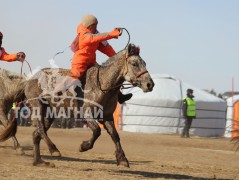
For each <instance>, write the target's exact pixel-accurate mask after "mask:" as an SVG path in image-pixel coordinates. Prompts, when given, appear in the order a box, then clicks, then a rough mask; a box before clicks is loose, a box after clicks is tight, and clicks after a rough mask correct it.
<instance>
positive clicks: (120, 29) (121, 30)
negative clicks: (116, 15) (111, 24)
mask: <svg viewBox="0 0 239 180" xmlns="http://www.w3.org/2000/svg"><path fill="white" fill-rule="evenodd" d="M116 29H118V31H119V32H120V34H119V36H121V35H122V33H123V28H120V27H117V28H116Z"/></svg>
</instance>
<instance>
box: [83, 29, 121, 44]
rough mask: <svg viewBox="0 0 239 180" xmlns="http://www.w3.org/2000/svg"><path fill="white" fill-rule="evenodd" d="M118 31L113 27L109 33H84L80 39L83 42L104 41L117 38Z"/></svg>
mask: <svg viewBox="0 0 239 180" xmlns="http://www.w3.org/2000/svg"><path fill="white" fill-rule="evenodd" d="M119 34H120V32H119V30H118V29H114V30H113V31H111V32H110V33H98V34H91V33H88V32H86V33H84V35H83V38H82V40H83V41H84V43H89V44H90V43H96V42H102V41H106V40H109V39H112V38H118V36H119Z"/></svg>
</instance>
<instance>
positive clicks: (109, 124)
mask: <svg viewBox="0 0 239 180" xmlns="http://www.w3.org/2000/svg"><path fill="white" fill-rule="evenodd" d="M103 125H104V128H105V129H106V130H107V132H108V134H109V135H110V136H111V138H112V140H113V141H114V143H115V147H116V151H115V156H116V160H117V165H122V166H125V167H129V162H128V160H127V158H126V157H125V154H124V151H123V149H122V147H121V144H120V137H119V134H118V132H117V131H116V129H115V125H114V121H104V122H103Z"/></svg>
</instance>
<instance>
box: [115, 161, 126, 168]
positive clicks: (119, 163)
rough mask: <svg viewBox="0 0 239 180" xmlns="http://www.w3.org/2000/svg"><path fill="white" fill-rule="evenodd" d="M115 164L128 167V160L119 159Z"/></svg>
mask: <svg viewBox="0 0 239 180" xmlns="http://www.w3.org/2000/svg"><path fill="white" fill-rule="evenodd" d="M117 165H118V166H123V167H128V168H129V162H128V161H119V162H118V164H117Z"/></svg>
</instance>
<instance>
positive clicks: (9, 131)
mask: <svg viewBox="0 0 239 180" xmlns="http://www.w3.org/2000/svg"><path fill="white" fill-rule="evenodd" d="M16 133H17V118H14V119H13V121H11V122H10V123H9V124H8V125H7V127H6V128H5V129H4V130H3V132H2V133H1V134H0V142H3V141H6V140H8V139H9V138H11V137H12V136H15V135H16Z"/></svg>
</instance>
